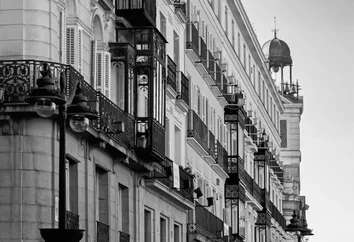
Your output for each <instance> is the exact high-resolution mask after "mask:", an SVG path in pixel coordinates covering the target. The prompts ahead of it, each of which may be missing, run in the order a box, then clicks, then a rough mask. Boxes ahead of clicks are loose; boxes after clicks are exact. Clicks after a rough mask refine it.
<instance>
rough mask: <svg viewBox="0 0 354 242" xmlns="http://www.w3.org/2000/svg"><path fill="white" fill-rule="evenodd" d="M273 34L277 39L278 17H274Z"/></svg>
mask: <svg viewBox="0 0 354 242" xmlns="http://www.w3.org/2000/svg"><path fill="white" fill-rule="evenodd" d="M272 32H274V38H276V37H277V33H278V32H279V29H277V17H274V29H272Z"/></svg>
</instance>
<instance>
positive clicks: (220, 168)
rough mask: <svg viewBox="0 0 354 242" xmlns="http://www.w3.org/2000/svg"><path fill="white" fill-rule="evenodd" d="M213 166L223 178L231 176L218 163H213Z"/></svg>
mask: <svg viewBox="0 0 354 242" xmlns="http://www.w3.org/2000/svg"><path fill="white" fill-rule="evenodd" d="M211 168H213V170H214V171H215V172H216V173H217V174H218V175H219V176H220V177H221V179H223V180H225V179H226V178H229V175H228V174H227V172H226V171H225V170H224V169H223V168H222V167H221V166H220V165H218V164H212V165H211Z"/></svg>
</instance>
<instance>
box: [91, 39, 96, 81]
mask: <svg viewBox="0 0 354 242" xmlns="http://www.w3.org/2000/svg"><path fill="white" fill-rule="evenodd" d="M96 55H97V40H92V41H91V85H92V86H93V87H94V88H96V78H97V74H96V73H97V60H96V59H97V58H96Z"/></svg>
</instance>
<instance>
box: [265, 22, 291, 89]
mask: <svg viewBox="0 0 354 242" xmlns="http://www.w3.org/2000/svg"><path fill="white" fill-rule="evenodd" d="M273 32H274V38H273V39H271V40H268V41H267V42H266V43H265V44H264V45H263V47H262V50H263V53H264V55H265V57H266V59H267V61H268V66H269V71H271V72H273V73H277V72H278V71H279V70H280V72H281V79H280V87H281V94H282V95H284V94H286V93H288V92H290V89H289V84H288V83H285V82H284V68H285V67H287V66H288V67H289V80H290V88H291V87H293V86H294V85H293V82H292V64H293V61H292V59H291V55H290V48H289V46H288V45H287V44H286V43H285V42H284V41H282V40H281V39H278V38H277V32H278V30H277V29H276V28H275V29H274V30H273Z"/></svg>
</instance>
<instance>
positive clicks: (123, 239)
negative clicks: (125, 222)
mask: <svg viewBox="0 0 354 242" xmlns="http://www.w3.org/2000/svg"><path fill="white" fill-rule="evenodd" d="M119 241H120V242H130V235H129V234H126V233H124V232H122V231H119Z"/></svg>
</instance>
